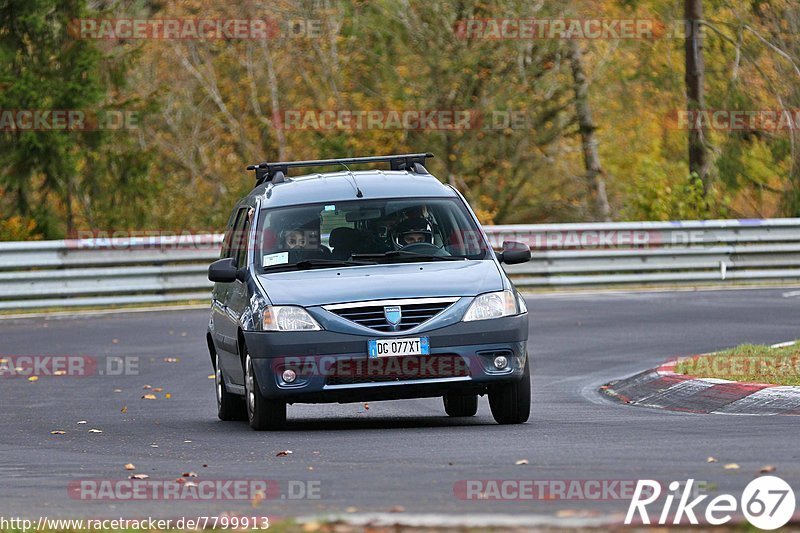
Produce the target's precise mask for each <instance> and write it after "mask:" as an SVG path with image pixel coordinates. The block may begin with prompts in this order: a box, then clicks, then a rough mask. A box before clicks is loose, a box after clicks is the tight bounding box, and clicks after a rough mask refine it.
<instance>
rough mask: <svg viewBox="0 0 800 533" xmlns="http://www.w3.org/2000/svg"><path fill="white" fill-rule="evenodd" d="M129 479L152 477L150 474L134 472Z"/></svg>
mask: <svg viewBox="0 0 800 533" xmlns="http://www.w3.org/2000/svg"><path fill="white" fill-rule="evenodd" d="M128 479H150V476H148V475H147V474H133V475H132V476H130V477H128Z"/></svg>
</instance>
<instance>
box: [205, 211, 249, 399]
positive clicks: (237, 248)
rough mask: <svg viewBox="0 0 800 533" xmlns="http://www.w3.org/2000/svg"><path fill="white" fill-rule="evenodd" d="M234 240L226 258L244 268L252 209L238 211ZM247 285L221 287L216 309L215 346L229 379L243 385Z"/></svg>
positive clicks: (228, 239) (225, 250)
mask: <svg viewBox="0 0 800 533" xmlns="http://www.w3.org/2000/svg"><path fill="white" fill-rule="evenodd" d="M233 218H234V223H233V227H232V228H231V232H230V237H229V238H226V240H227V247H226V246H223V253H224V254H225V257H229V258H232V259H234V262H235V263H236V265H237V266H238V267H240V268H241V267H242V265H243V260H242V259H241V257H242V256H244V257H247V252H246V250H247V242H248V240H249V239H248V237H247V235H248V234H249V227H250V226H249V224H248V209H247V207H241V208H239V209H238V210H237V212H236V214H235V217H233ZM243 287H244V284H243V283H242V282H241V281H239V280H236V281H234V282H232V283H217V284H216V286H215V289H214V292H215V299H216V302H215V304H214V305H213V311H212V313H213V314H212V317H213V321H214V341H215V342H214V344H215V345H216V347H217V353H218V354H219V357H220V363H221V365H222V370H223V372H224V373H225V375H226V376H227V377H228V378H229V379H230V380H231V381H233V382H234V383H237V384H240V385H241V384H243V383H244V377H243V372H242V363H241V359H240V358H239V350H238V342H237V337H238V329H239V327H238V326H239V315H240V314H241V311H238V312H237V309H240V307H241V303H240V298H241V296H240V295H241V292H242V289H243Z"/></svg>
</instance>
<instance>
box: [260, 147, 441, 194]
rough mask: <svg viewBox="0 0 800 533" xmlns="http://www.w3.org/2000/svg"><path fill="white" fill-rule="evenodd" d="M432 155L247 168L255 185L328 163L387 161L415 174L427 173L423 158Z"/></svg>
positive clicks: (393, 165) (347, 163)
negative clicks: (294, 170)
mask: <svg viewBox="0 0 800 533" xmlns="http://www.w3.org/2000/svg"><path fill="white" fill-rule="evenodd" d="M431 157H433V154H432V153H430V152H426V153H420V154H396V155H379V156H371V157H348V158H344V159H312V160H310V161H285V162H282V163H267V162H265V163H259V164H258V165H250V166H248V167H247V170H254V171H255V173H256V186H258V185H261V184H262V183H264V182H272V183H281V182H282V181H284V179H286V174H287V173H288V172H289V169H290V168H298V167H325V166H328V165H338V164H341V163H343V164H345V165H352V164H359V163H389V164H390V165H391V169H392V170H407V171H409V172H414V173H415V174H428V170H427V169H426V168H425V160H426V159H428V158H431Z"/></svg>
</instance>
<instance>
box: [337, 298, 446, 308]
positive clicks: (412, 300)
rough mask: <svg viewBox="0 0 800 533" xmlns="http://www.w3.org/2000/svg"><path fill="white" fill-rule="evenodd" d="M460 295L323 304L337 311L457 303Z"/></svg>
mask: <svg viewBox="0 0 800 533" xmlns="http://www.w3.org/2000/svg"><path fill="white" fill-rule="evenodd" d="M459 299H460V296H449V297H446V298H404V299H401V300H369V301H366V302H350V303H346V304H333V305H323V306H322V308H323V309H325V310H326V311H337V310H339V309H352V308H353V307H373V306H378V305H380V306H386V305H413V304H438V303H451V304H452V303H455V302H457V301H458V300H459Z"/></svg>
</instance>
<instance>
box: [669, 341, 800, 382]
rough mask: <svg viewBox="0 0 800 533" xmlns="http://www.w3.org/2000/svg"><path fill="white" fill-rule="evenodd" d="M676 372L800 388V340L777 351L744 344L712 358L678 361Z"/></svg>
mask: <svg viewBox="0 0 800 533" xmlns="http://www.w3.org/2000/svg"><path fill="white" fill-rule="evenodd" d="M675 372H676V373H678V374H685V375H687V376H694V377H699V378H719V379H727V380H731V381H745V382H749V383H769V384H773V385H800V341H795V343H794V344H792V345H790V346H780V347H777V348H772V347H770V346H766V345H763V344H742V345H741V346H736V347H735V348H731V349H729V350H723V351H721V352H717V353H715V354H711V355H697V356H694V357H689V358H686V359H681V360H680V361H678V364H677V365H676V367H675Z"/></svg>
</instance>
